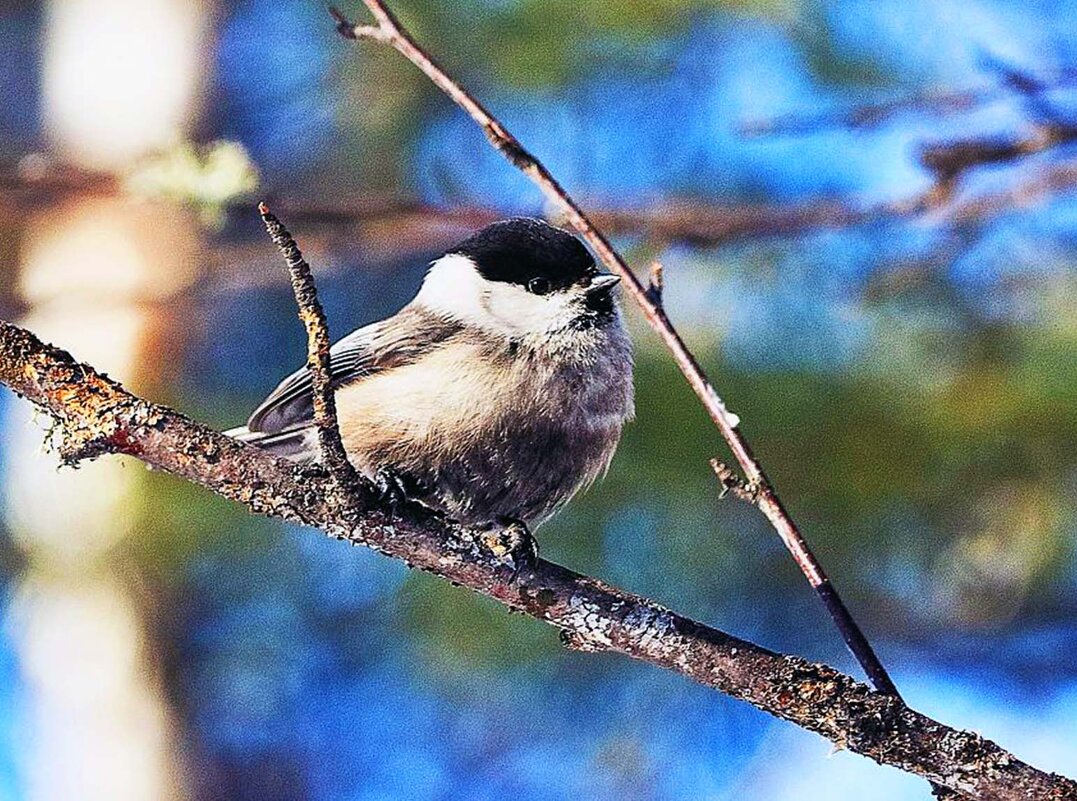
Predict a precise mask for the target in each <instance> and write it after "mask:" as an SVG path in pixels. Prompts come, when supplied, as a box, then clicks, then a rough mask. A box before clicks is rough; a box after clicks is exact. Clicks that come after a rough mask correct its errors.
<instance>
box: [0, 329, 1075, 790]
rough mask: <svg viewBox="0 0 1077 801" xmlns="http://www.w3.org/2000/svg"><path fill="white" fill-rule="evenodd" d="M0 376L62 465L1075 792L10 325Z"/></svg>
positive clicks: (850, 686) (778, 702) (846, 726)
mask: <svg viewBox="0 0 1077 801" xmlns="http://www.w3.org/2000/svg"><path fill="white" fill-rule="evenodd" d="M0 383H2V384H5V385H7V386H8V387H10V388H11V389H12V390H14V391H15V392H16V393H18V394H19V395H22V396H23V397H24V398H26V399H27V400H29V401H31V402H33V403H35V404H36V405H37V406H39V407H41V408H42V409H43V410H44V411H46V412H47V413H48V414H50V415H51V416H52V417H53V418H54V419H55V421H56V423H57V426H58V429H59V433H60V435H61V441H62V442H63V443H64V450H63V451H62V456H63V458H64V461H65V462H67V463H75V462H77V461H78V460H79V459H82V458H87V457H93V456H99V455H102V454H106V453H113V454H126V455H129V456H133V457H135V458H138V459H141V460H142V461H144V462H146V463H147V464H149V465H153V466H154V467H157V468H160V469H162V470H164V471H167V472H170V473H172V474H174V475H177V476H179V477H181V478H184V479H187V480H188V481H192V482H194V483H196V484H199V485H201V486H203V487H206V488H207V489H209V490H211V491H213V492H215V493H217V494H218V495H221V496H223V497H225V498H229V499H232V500H235V501H238V502H240V503H242V504H244V505H245V506H247V508H249V509H250V510H251V511H253V512H255V513H258V514H263V515H268V516H271V517H278V518H283V519H286V520H292V521H297V522H300V523H305V524H307V525H310V526H315V527H318V528H321V529H323V530H324V531H325V532H326V533H328V534H330V535H331V536H334V537H337V538H340V539H345V540H348V541H350V542H353V543H357V544H362V545H366V546H369V547H371V548H374V549H376V550H378V551H380V552H382V553H384V554H386V555H388V556H391V557H393V558H396V559H401V560H403V561H405V562H407V563H408V564H410V565H412V566H414V567H418V568H421V569H423V570H426V571H429V572H430V573H433V574H435V575H438V576H440V577H442V578H444V579H446V580H448V581H452V582H455V583H456V584H460V585H462V586H465V587H468V588H470V589H472V590H474V591H475V592H477V593H480V594H482V595H486V596H488V597H490V598H494V599H495V600H497V601H499V602H501V603H503V604H505V605H506V606H508V607H510V608H512V609H516V610H518V611H521V612H524V613H525V614H528V615H530V616H532V617H534V618H536V619H538V620H541V621H544V622H546V623H549V624H551V625H553V626H556V627H557V628H559V629H561V630H562V631H565V632H567V633H568V635H569V638H570V640H571V641H572V642H573V643H576V644H583V645H585V646H586V647H587V649H588V650H604V651H611V652H616V653H621V654H625V655H627V656H630V657H633V658H635V659H639V660H642V661H644V662H649V663H650V664H653V665H656V666H658V667H662V668H665V669H667V670H671V671H674V672H676V673H679V674H681V675H684V676H687V677H688V678H691V679H693V680H695V681H697V682H699V683H701V684H703V685H706V686H708V687H713V688H715V689H717V690H720V691H722V692H724V693H727V694H729V695H731V696H733V697H735V698H739V699H741V700H744V701H747V702H748V703H750V704H752V705H753V706H755V707H757V708H758V709H761V710H763V711H766V712H769V713H770V714H772V715H775V716H777V717H780V718H782V719H784V720H788V721H790V722H792V723H795V724H796V725H798V726H801V727H803V728H805V729H808V730H809V731H813V732H816V733H818V734H820V735H822V736H823V737H826V738H827V739H829V740H830V741H831V742H833V743H834V744H836V745H838V746H839V747H842V748H847V749H849V750H851V751H855V752H856V753H859V754H863V755H865V756H868V757H870V758H872V759H874V760H876V761H877V762H880V763H881V764H885V765H891V766H894V767H897V768H899V769H901V770H904V771H907V772H910V773H913V774H916V775H919V776H923V777H925V778H927V779H930V780H931V781H934V782H937V783H938V784H941V785H942V786H944V787H948V788H952V789H954V790H957V791H960V792H962V793H964V794H966V795H968V796H970V797H972V798H975V799H983V800H984V801H1018V799H1030V798H1035V799H1044V800H1045V801H1077V782H1074V781H1072V780H1070V779H1067V778H1065V777H1062V776H1057V775H1054V774H1049V773H1045V772H1043V771H1040V770H1037V769H1036V768H1034V767H1032V766H1030V765H1028V764H1027V763H1025V762H1022V761H1020V760H1019V759H1017V758H1016V757H1015V756H1013V755H1012V754H1010V753H1008V752H1007V751H1005V750H1003V749H1002V748H1000V747H999V746H998V745H996V744H995V743H993V742H991V741H989V740H985V739H984V738H982V737H980V736H979V735H977V734H972V733H969V732H963V731H958V730H956V729H952V728H950V727H948V726H945V725H943V724H941V723H939V722H937V721H934V720H932V719H931V718H929V717H927V716H925V715H922V714H920V713H919V712H916V711H914V710H912V709H910V708H909V707H907V706H906V705H905V704H904V703H903V702H902V701H901V700H900V699H898V698H896V697H893V696H888V695H884V694H881V693H878V692H873V691H872V690H871V689H870V688H868V687H867V686H866V685H864V684H861V683H859V682H857V681H855V680H854V679H852V678H851V677H849V676H846V675H844V674H842V673H839V672H838V671H836V670H834V669H833V668H830V667H827V666H825V665H819V664H814V663H811V662H808V661H806V660H803V659H799V658H797V657H792V656H783V655H780V654H776V653H773V652H772V651H768V650H766V649H764V648H761V647H759V646H757V645H754V644H752V643H750V642H747V641H745V640H741V639H738V638H736V637H733V636H731V635H729V634H725V633H724V632H721V631H718V630H716V629H713V628H709V627H707V626H704V625H703V624H700V623H697V622H695V621H692V620H690V619H688V618H685V617H682V616H680V615H677V614H675V613H673V612H671V611H669V610H667V609H664V608H663V607H661V606H659V605H658V604H656V603H654V602H653V601H649V600H647V599H644V598H640V597H638V596H635V595H631V594H629V593H626V592H623V591H621V590H618V589H616V588H615V587H611V586H609V585H608V584H605V583H603V582H601V581H599V580H597V579H594V578H590V577H588V576H582V575H580V574H578V573H574V572H572V571H571V570H567V569H566V568H563V567H560V566H559V565H556V564H553V563H551V562H547V561H545V560H541V559H540V560H538V561H537V563H536V565H535V569H534V570H533V571H528V572H527V574H526V575H523V576H520V577H519V578H518V579H517V580H515V581H513V580H512V579H511V575H512V568H511V567H510V566H508V565H506V564H505V563H504V562H502V561H500V560H499V559H497V557H496V556H494V555H493V554H492V552H490V551H489V550H488V549H486V548H484V547H482V546H481V545H480V544H479V539H480V537H479V533H478V532H473V531H471V530H469V529H467V528H465V527H462V526H459V525H456V524H453V523H451V522H449V521H446V520H445V519H443V518H440V517H437V516H434V515H432V514H431V513H429V512H424V511H422V510H421V509H416V508H413V507H410V506H409V507H406V508H405V510H404V514H402V515H400V516H393V515H391V514H389V513H388V512H387V511H386V510H385V509H383V508H382V507H380V506H372V505H370V504H369V503H368V502H367V501H366V500H365V499H364V498H362V497H361V498H359V499H358V502H357V503H356V504H355V505H340V504H337V503H334V502H333V497H332V496H333V484H334V482H333V478H332V477H331V476H330V475H329V474H327V472H326V471H324V470H322V469H321V468H318V467H314V468H311V467H303V466H300V465H296V464H293V463H290V462H286V461H284V460H281V459H277V458H275V457H273V456H271V455H269V454H267V453H264V452H262V451H259V450H257V449H254V448H251V447H249V446H247V445H244V444H242V443H240V442H237V441H236V440H233V439H231V438H230V437H227V436H225V435H223V434H220V433H217V432H215V431H212V430H210V429H208V428H206V427H205V426H202V425H199V424H198V423H195V422H193V421H191V420H189V419H188V418H186V417H184V416H182V415H180V414H178V413H177V412H174V411H172V410H171V409H168V408H166V407H164V406H160V405H157V404H153V403H150V402H149V401H145V400H143V399H141V398H138V397H136V396H134V395H132V394H130V393H129V392H127V391H126V390H125V389H124V388H123V387H121V386H120V385H119V384H117V383H116V382H114V381H112V380H110V379H108V378H106V377H105V376H103V375H101V374H100V373H97V372H96V371H95V370H94V369H93V368H92V367H89V366H88V365H85V364H79V363H78V362H76V361H75V360H74V359H73V358H72V357H71V356H70V355H69V354H67V353H65V352H64V351H61V350H59V349H57V348H55V347H51V346H49V345H44V344H42V343H41V342H40V341H39V340H38V339H37V338H36V337H35V336H34V335H33V334H31V333H30V332H29V331H26V330H25V329H22V328H19V327H17V326H14V325H11V324H9V323H5V322H3V321H0Z"/></svg>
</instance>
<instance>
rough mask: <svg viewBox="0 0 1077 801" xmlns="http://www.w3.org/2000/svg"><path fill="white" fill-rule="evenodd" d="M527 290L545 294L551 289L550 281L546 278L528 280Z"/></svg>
mask: <svg viewBox="0 0 1077 801" xmlns="http://www.w3.org/2000/svg"><path fill="white" fill-rule="evenodd" d="M527 291H528V292H530V293H531V294H533V295H545V294H546V293H547V292H549V291H550V282H549V280H548V279H546V278H532V279H531V280H530V281H528V282H527Z"/></svg>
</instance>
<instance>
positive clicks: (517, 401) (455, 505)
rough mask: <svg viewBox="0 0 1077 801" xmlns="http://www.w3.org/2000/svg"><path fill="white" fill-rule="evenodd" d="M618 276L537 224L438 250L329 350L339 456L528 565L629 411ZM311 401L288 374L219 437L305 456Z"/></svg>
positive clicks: (302, 380)
mask: <svg viewBox="0 0 1077 801" xmlns="http://www.w3.org/2000/svg"><path fill="white" fill-rule="evenodd" d="M619 280H620V279H619V278H618V277H617V276H615V275H612V274H608V273H602V272H600V271H599V270H598V269H597V267H596V265H595V260H594V258H593V257H592V255H591V253H590V252H589V251H588V250H587V248H586V247H585V246H584V245H583V243H582V242H581V241H580V240H579V239H578V238H577V237H576V236H574V235H573V234H571V233H569V232H568V231H565V230H563V229H561V228H558V227H555V226H553V225H550V224H549V223H547V222H544V221H542V220H539V219H533V218H527V217H517V218H512V219H507V220H502V221H500V222H495V223H493V224H491V225H488V226H486V227H485V228H483V229H481V230H480V231H478V232H477V233H475V234H473V235H472V236H470V237H468V238H467V239H464V240H463V241H462V242H460V243H459V244H457V245H456V246H454V247H452V248H450V249H448V250H447V251H446V252H445V254H444V255H442V256H441V257H440V258H437V259H435V260H434V261H433V262H431V264H430V266H429V269H428V271H427V273H426V276H425V278H424V280H423V282H422V285H421V287H420V289H419V291H418V292H417V294H416V295H415V297H414V299H413V300H412V301H411V302H410V303H408V304H407V305H406V306H404V307H403V308H402V309H401V310H400V311H399V312H397V313H396V314H395V315H393V316H391V317H388V318H386V319H384V320H381V321H379V322H375V323H372V324H370V325H367V326H365V327H363V328H360V329H358V330H356V331H354V332H352V333H351V334H348V335H347V336H345V337H343V338H342V339H340V340H339V341H338V342H336V343H335V344H334V345H333V346H332V348H331V349H330V373H331V385H332V386H333V387H334V391H335V398H336V407H337V419H338V425H339V429H340V435H341V440H342V442H343V444H344V449H345V451H346V453H347V456H348V459H349V461H350V462H351V463H352V464H353V465H354V467H355V468H356V470H357V471H358V472H359V473H360V474H361V475H363V476H365V477H366V478H368V479H370V480H371V481H373V482H375V484H376V485H377V486H378V487H379V488H381V490H382V491H383V492H384V493H385V494H386V495H389V496H391V497H392V500H393V501H394V502H396V501H400V500H405V499H406V500H408V501H415V502H417V503H419V504H421V505H423V506H426V507H428V508H430V509H432V510H434V511H436V512H439V513H441V514H443V515H445V516H447V517H449V518H451V519H453V520H455V521H458V522H460V523H462V524H464V525H466V526H470V527H475V528H479V529H481V530H484V531H490V532H494V533H495V535H496V536H495V539H494V540H492V541H488V544H490V546H491V547H492V548H494V550H495V551H497V552H498V553H499V554H501V553H504V554H507V555H508V557H509V558H511V559H512V560H513V561H514V562H515V563H516V564H517V566H518V567H521V566H526V565H527V564H530V563H533V561H534V558H535V557H536V554H537V544H536V542H535V540H534V537H533V535H532V531H533V530H534V529H536V528H537V527H538V526H540V525H541V524H542V523H544V522H545V521H546V520H548V519H549V518H550V517H551V516H552V515H553V514H554V513H555V512H557V511H558V510H559V509H560V508H561V507H562V506H563V505H564V504H565V503H567V502H568V501H569V500H570V499H571V498H572V497H573V496H574V495H576V494H577V493H578V492H579V491H581V490H582V489H584V488H586V487H588V486H589V485H591V484H592V483H593V482H594V481H595V480H596V479H597V478H598V477H599V476H601V475H604V474H605V472H606V471H607V469H608V467H609V465H610V462H611V460H612V458H613V455H614V453H615V451H616V449H617V445H618V443H619V441H620V438H621V432H622V430H623V427H624V425H625V424H626V423H627V422H629V421H630V420H631V419H632V417H633V415H634V397H633V380H632V370H633V358H632V346H631V341H630V338H629V335H628V332H627V330H626V328H625V326H624V322H623V320H622V316H621V311H620V308H619V304H618V301H617V297H616V294H615V293H616V290H617V284H618V282H619ZM312 397H313V396H312V383H311V376H310V373H309V371H308V370H307V368H306V367H303V368H300V369H299V370H297V371H296V372H294V373H292V374H291V375H289V376H288V377H286V378H285V379H284V380H283V381H281V382H280V384H279V385H278V386H277V387H276V389H274V390H273V391H272V392H271V393H270V394H269V396H268V397H267V398H266V399H265V400H264V401H263V402H262V403H261V404H260V405H259V406H258V407H257V408H256V409H255V410H254V412H253V413H252V414H251V415H250V418H249V419H248V420H247V424H246V425H245V426H241V427H239V428H235V429H232V430H231V431H229V432H227V433H228V434H230V435H231V436H233V437H235V438H237V439H239V440H241V441H243V442H246V443H249V444H251V445H254V446H256V447H258V448H262V449H264V450H267V451H270V452H272V453H274V454H277V455H279V456H283V457H286V458H289V459H293V460H297V461H301V462H316V461H318V458H319V455H320V452H319V445H318V437H317V431H316V429H315V426H314V412H313V401H312ZM495 543H496V544H495Z"/></svg>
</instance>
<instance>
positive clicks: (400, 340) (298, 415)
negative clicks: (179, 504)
mask: <svg viewBox="0 0 1077 801" xmlns="http://www.w3.org/2000/svg"><path fill="white" fill-rule="evenodd" d="M461 328H462V326H461V325H460V324H459V323H456V322H454V321H451V320H446V319H445V318H442V317H438V316H435V315H432V314H430V313H429V312H426V311H423V310H421V309H417V308H414V307H411V306H409V307H406V308H404V309H402V310H401V311H400V313H399V314H397V315H396V316H395V317H392V318H390V319H388V320H383V321H381V322H378V323H373V324H371V325H368V326H366V327H365V328H360V329H359V330H358V331H353V332H352V333H350V334H348V336H346V337H344V338H343V339H341V340H340V341H339V342H337V343H336V344H335V345H333V347H331V348H330V349H329V373H330V377H331V380H332V385H333V386H334V387H340V386H342V385H344V384H350V383H352V382H354V381H361V380H363V379H364V378H367V377H369V376H371V375H374V374H375V373H378V372H381V371H383V370H387V369H391V368H393V367H400V366H403V365H405V364H410V363H412V362H414V361H416V360H417V359H418V358H419V357H421V356H422V355H423V354H425V353H427V352H429V351H430V350H431V349H432V348H434V347H437V346H438V345H440V344H442V343H443V342H445V341H446V340H448V339H449V338H451V337H453V336H455V335H456V334H458V333H459V332H460V330H461ZM313 418H314V404H313V390H312V383H311V378H310V372H309V371H308V370H307V368H306V367H302V368H300V369H299V370H296V371H295V372H294V373H292V374H291V375H290V376H288V377H287V378H285V379H284V380H283V381H281V382H280V384H278V385H277V388H276V389H274V390H273V391H272V392H271V393H270V394H269V397H267V398H266V399H265V400H264V401H262V403H261V404H260V405H259V406H258V408H257V409H255V410H254V412H252V413H251V417H250V419H249V420H248V421H247V428H248V429H249V430H250V431H252V432H263V433H276V432H280V431H284V430H285V429H294V428H296V427H298V426H302V425H303V424H305V423H309V422H311V421H312V420H313Z"/></svg>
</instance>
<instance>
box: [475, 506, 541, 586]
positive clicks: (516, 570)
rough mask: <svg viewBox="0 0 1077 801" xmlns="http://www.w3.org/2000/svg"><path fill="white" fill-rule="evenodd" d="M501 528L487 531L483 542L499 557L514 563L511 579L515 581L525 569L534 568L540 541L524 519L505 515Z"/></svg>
mask: <svg viewBox="0 0 1077 801" xmlns="http://www.w3.org/2000/svg"><path fill="white" fill-rule="evenodd" d="M498 522H499V523H500V524H501V526H502V527H501V528H500V529H497V530H495V531H491V532H489V533H487V534H486V535H485V536H484V537H483V543H484V544H485V545H486V547H487V548H488V549H489V550H490V551H491V553H493V554H494V556H496V557H497V558H498V559H501V560H503V561H506V562H509V563H511V564H512V576H511V577H510V579H509V580H510V581H513V582H515V581H516V580H517V579H518V578H519V577H520V574H521V573H522V572H523V571H524V570H532V569H534V567H535V563H536V562H537V561H538V543H537V542H536V541H535V538H534V537H533V536H532V535H531V531H530V530H529V529H528V528H527V524H526V523H524V522H523V521H522V520H517V519H515V518H511V517H505V518H502V519H501V520H499V521H498Z"/></svg>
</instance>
